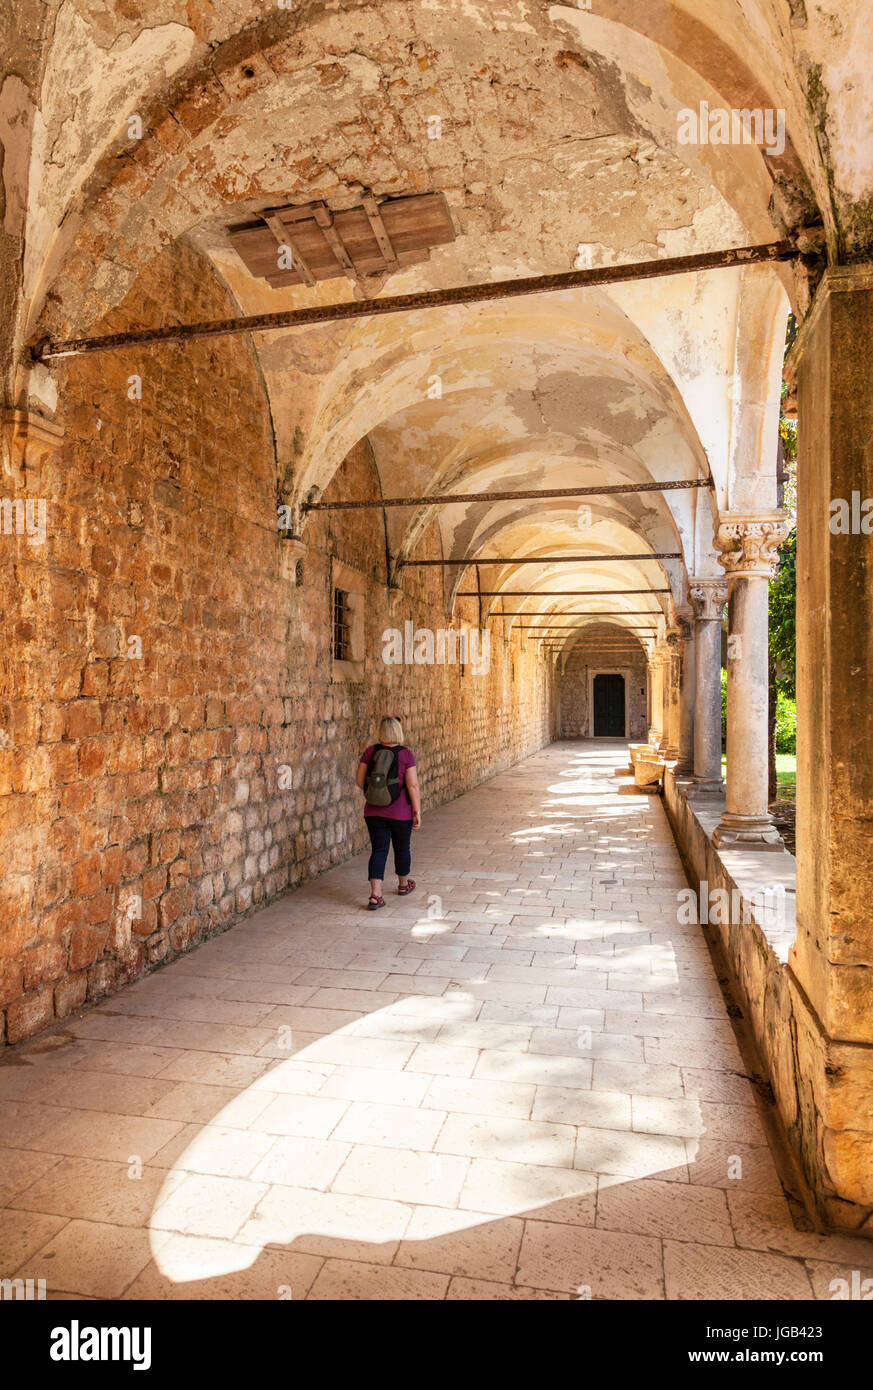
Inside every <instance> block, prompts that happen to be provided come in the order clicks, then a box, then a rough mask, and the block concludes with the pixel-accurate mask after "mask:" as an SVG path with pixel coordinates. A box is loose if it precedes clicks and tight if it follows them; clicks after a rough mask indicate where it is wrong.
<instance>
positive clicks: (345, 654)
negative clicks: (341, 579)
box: [333, 589, 352, 661]
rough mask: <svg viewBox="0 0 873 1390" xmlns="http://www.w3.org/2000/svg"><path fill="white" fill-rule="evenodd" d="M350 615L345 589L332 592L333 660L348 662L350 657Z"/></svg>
mask: <svg viewBox="0 0 873 1390" xmlns="http://www.w3.org/2000/svg"><path fill="white" fill-rule="evenodd" d="M351 631H352V615H351V609H350V607H349V596H348V594H347V593H346V591H345V589H334V591H333V659H334V661H350V660H351V655H352V641H351Z"/></svg>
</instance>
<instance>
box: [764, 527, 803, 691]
mask: <svg viewBox="0 0 873 1390" xmlns="http://www.w3.org/2000/svg"><path fill="white" fill-rule="evenodd" d="M796 611H797V532H796V531H792V532H791V534H790V536H789V537H788V539H787V540H786V542H785V544H784V545H783V546H782V547H781V548H780V551H779V568H778V569H777V571H776V574H775V575H774V577H773V580H772V582H771V584H770V660H771V661H772V662H773V663H774V665H775V666H776V687H777V690H779V691H782V692H784V693H785V694H786V695H788V696H790V698H791V699H792V700H793V699H794V698H795V696H796V691H797V624H796Z"/></svg>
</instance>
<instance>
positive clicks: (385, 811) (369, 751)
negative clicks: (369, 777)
mask: <svg viewBox="0 0 873 1390" xmlns="http://www.w3.org/2000/svg"><path fill="white" fill-rule="evenodd" d="M382 746H383V747H384V748H396V747H397V745H396V744H394V743H386V744H383V745H382ZM375 750H376V745H375V743H371V744H370V746H369V748H365V749H364V751H363V753H362V754H361V762H362V763H366V764H367V766H368V767H369V766H370V759H371V758H372V756H373V753H374V752H375ZM409 767H415V757H414V755H413V753H412V751H411V749H409V748H401V749H400V752H399V753H398V754H397V771H398V773H399V774H400V781H401V782H402V784H403V785H402V787H401V791H400V795H399V796H398V798H397V800H396V801H392V802H391V805H390V806H371V805H370V803H369V801H365V802H364V815H365V816H385V817H386V819H387V820H412V802H411V801H410V800H409V797H408V796H407V794H406V769H407V768H409Z"/></svg>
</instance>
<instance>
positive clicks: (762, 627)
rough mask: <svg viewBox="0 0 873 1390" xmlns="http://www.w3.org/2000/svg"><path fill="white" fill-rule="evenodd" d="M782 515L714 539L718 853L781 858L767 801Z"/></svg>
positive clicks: (758, 518)
mask: <svg viewBox="0 0 873 1390" xmlns="http://www.w3.org/2000/svg"><path fill="white" fill-rule="evenodd" d="M787 534H788V521H787V519H786V516H785V513H784V512H756V513H742V514H740V513H733V514H732V515H730V514H729V515H728V516H727V517H726V518H725V519H724V521H722V523H721V524H720V525H719V527H718V530H717V531H716V535H715V546H716V549H717V550H719V551H720V552H721V554H720V556H719V560H720V562H721V564H722V565H723V566H724V568H725V570H726V571H727V577H728V653H727V656H728V660H727V796H726V801H725V809H724V812H723V814H722V818H721V821H720V822H719V825H718V826H717V828H716V831H715V834H714V835H713V837H712V842H713V844H714V845H717V846H718V847H719V848H720V849H774V850H781V851H784V849H785V846H784V845H783V843H782V837H781V836H780V834H779V831H778V830H777V829H776V827H775V826H774V824H773V820H772V817H771V815H770V811H769V809H768V797H767V790H768V789H767V697H768V685H767V671H768V652H769V631H768V605H767V597H768V590H769V581H770V577H771V575H772V574H773V572H774V570H775V568H776V562H777V559H778V556H777V551H778V548H779V546H780V545H781V543H782V542H783V541H784V539H785V537H786V535H787Z"/></svg>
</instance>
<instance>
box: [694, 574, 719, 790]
mask: <svg viewBox="0 0 873 1390" xmlns="http://www.w3.org/2000/svg"><path fill="white" fill-rule="evenodd" d="M689 593H690V596H691V603H692V606H693V608H694V616H695V623H694V786H693V788H692V789H691V795H692V796H719V795H721V793H722V792H723V791H724V782H723V781H722V776H721V613H722V609H723V608H724V605H725V602H726V600H727V584H726V583H725V581H724V580H723V579H702V578H701V579H692V581H691V587H690V589H689Z"/></svg>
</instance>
